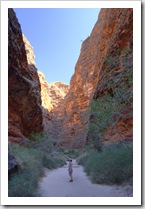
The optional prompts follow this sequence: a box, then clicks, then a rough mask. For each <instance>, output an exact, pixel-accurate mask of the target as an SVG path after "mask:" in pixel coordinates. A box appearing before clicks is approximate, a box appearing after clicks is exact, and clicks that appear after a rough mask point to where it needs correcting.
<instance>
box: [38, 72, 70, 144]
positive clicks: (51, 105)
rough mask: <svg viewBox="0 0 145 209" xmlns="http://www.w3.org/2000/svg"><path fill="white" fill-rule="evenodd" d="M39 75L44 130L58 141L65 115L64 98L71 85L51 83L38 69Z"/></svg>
mask: <svg viewBox="0 0 145 209" xmlns="http://www.w3.org/2000/svg"><path fill="white" fill-rule="evenodd" d="M38 76H39V79H40V86H41V100H42V107H43V125H44V131H45V132H46V133H48V134H49V135H50V136H51V137H52V138H53V140H54V141H56V140H57V138H58V135H59V134H60V129H61V120H62V118H63V117H64V110H65V107H64V103H63V100H64V98H65V95H66V93H67V92H68V90H69V85H67V84H65V83H63V82H53V83H50V84H49V83H47V81H46V79H45V76H44V75H43V73H42V72H40V71H38Z"/></svg>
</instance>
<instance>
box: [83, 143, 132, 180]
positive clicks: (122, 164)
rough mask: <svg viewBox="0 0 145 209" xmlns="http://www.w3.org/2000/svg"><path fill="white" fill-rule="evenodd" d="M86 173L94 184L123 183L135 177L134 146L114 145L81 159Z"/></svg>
mask: <svg viewBox="0 0 145 209" xmlns="http://www.w3.org/2000/svg"><path fill="white" fill-rule="evenodd" d="M79 164H82V165H84V169H85V171H86V173H87V174H88V175H89V176H90V178H91V180H92V181H93V182H94V183H99V184H102V183H104V184H115V183H122V182H124V181H126V180H128V179H130V178H131V177H132V176H133V147H132V144H129V145H126V144H123V145H120V144H119V143H114V144H113V145H109V146H107V147H105V148H104V149H103V151H102V152H101V153H98V152H97V151H93V152H92V153H90V154H89V156H87V155H86V156H83V157H82V158H81V157H80V159H79Z"/></svg>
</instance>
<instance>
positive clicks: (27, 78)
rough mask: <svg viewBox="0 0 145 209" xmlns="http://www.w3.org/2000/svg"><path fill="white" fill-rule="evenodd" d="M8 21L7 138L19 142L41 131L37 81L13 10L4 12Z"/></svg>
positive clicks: (36, 75) (38, 83) (38, 85)
mask: <svg viewBox="0 0 145 209" xmlns="http://www.w3.org/2000/svg"><path fill="white" fill-rule="evenodd" d="M8 21H9V22H8V109H9V110H8V128H9V132H8V135H9V141H11V142H19V143H23V142H24V141H25V139H26V137H29V136H30V135H31V133H36V132H40V131H42V130H43V118H42V108H41V97H40V82H39V77H38V74H37V69H36V68H35V66H34V63H33V62H32V63H29V62H28V61H27V56H26V50H27V49H25V45H24V41H23V36H22V31H21V27H20V24H19V23H18V20H17V18H16V15H15V12H14V11H13V9H8ZM30 69H31V70H30Z"/></svg>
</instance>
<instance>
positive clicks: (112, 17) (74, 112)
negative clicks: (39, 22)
mask: <svg viewBox="0 0 145 209" xmlns="http://www.w3.org/2000/svg"><path fill="white" fill-rule="evenodd" d="M8 17H9V25H8V44H9V45H8V47H9V48H8V53H9V57H8V102H9V103H8V108H9V115H8V126H9V131H8V135H9V143H19V144H22V145H24V146H27V141H28V140H31V137H32V135H33V134H37V133H41V132H46V133H47V134H48V135H49V136H50V137H51V138H52V140H53V141H55V144H56V145H57V146H59V147H64V148H70V149H72V148H78V149H79V148H82V147H84V146H86V144H88V143H90V144H92V145H93V146H94V147H96V148H97V149H98V150H99V149H100V147H101V146H102V145H104V144H108V143H113V142H116V141H126V142H128V141H132V140H133V9H128V8H123V9H122V8H120V9H101V11H100V14H99V17H98V21H97V22H96V24H95V26H94V28H93V30H92V32H91V34H90V36H89V37H88V38H87V39H86V40H85V41H83V43H82V47H81V51H80V56H79V58H78V61H77V63H76V66H75V72H74V75H73V76H72V78H71V80H70V85H67V84H65V83H63V82H53V83H50V84H49V83H47V81H46V79H45V76H44V75H43V73H42V72H40V71H38V70H37V68H36V66H35V61H34V57H35V56H34V51H33V47H32V46H31V44H30V43H29V41H28V40H27V38H26V37H25V36H24V34H23V33H22V30H21V26H20V24H19V22H18V20H17V17H16V15H15V13H14V11H13V9H9V16H8Z"/></svg>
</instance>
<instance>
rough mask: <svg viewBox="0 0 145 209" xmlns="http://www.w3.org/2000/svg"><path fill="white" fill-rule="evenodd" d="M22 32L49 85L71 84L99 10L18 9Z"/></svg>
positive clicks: (16, 11) (37, 65)
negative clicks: (52, 83)
mask: <svg viewBox="0 0 145 209" xmlns="http://www.w3.org/2000/svg"><path fill="white" fill-rule="evenodd" d="M14 11H15V13H16V16H17V18H18V21H19V23H20V25H21V29H22V32H23V33H24V35H25V36H26V38H27V39H28V41H29V42H30V44H31V45H32V47H33V49H34V54H35V63H36V67H37V69H38V70H39V71H41V72H42V73H43V74H44V76H45V79H46V81H47V82H48V83H51V82H56V81H62V82H64V83H67V84H69V82H70V79H71V76H72V75H73V74H74V70H75V65H76V63H77V60H78V58H79V54H80V50H81V45H82V41H84V40H85V39H86V38H87V37H88V36H89V35H90V33H91V31H92V29H93V27H94V25H95V23H96V22H97V18H98V14H99V11H100V9H97V8H92V9H89V8H86V9H80V8H76V9H73V8H67V9H63V8H54V9H53V8H41V9H40V8H33V9H32V8H31V9H30V8H16V9H14Z"/></svg>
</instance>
